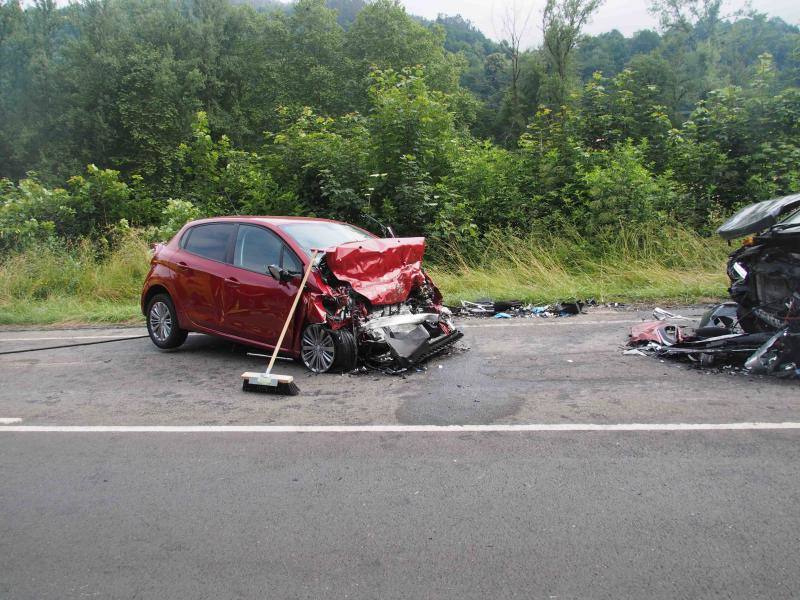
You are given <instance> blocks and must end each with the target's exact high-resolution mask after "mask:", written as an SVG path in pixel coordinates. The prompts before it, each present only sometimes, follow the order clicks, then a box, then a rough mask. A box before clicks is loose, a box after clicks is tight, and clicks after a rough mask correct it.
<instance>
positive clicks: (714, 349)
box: [624, 302, 800, 378]
mask: <svg viewBox="0 0 800 600" xmlns="http://www.w3.org/2000/svg"><path fill="white" fill-rule="evenodd" d="M737 308H738V307H737V305H736V303H731V302H728V303H725V304H721V305H718V306H714V307H712V308H710V309H709V310H708V311H707V312H706V314H705V315H704V316H703V318H702V319H701V320H700V322H699V323H698V324H697V326H696V327H690V326H689V325H682V324H676V323H669V322H665V321H664V320H658V321H645V322H642V323H637V324H636V325H634V326H633V327H632V328H631V333H630V336H629V339H628V345H629V346H633V347H632V348H630V349H627V350H625V351H624V354H626V355H638V356H657V357H660V358H673V359H679V360H685V361H689V362H690V363H692V364H695V365H697V366H699V367H703V368H719V369H724V370H734V371H736V370H741V371H744V372H749V373H755V374H764V375H775V376H777V377H782V378H800V330H798V327H797V325H787V326H785V327H783V328H781V329H780V330H779V331H777V332H763V331H762V332H757V333H748V332H746V331H743V330H742V328H741V326H740V324H739V322H738V321H734V320H732V317H731V314H735V312H736V310H737ZM664 312H666V311H661V309H656V311H654V313H655V315H663V313H664ZM681 319H685V317H681Z"/></svg>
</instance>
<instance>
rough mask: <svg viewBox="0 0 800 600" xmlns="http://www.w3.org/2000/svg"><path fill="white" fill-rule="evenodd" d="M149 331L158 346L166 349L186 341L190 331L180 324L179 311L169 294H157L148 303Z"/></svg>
mask: <svg viewBox="0 0 800 600" xmlns="http://www.w3.org/2000/svg"><path fill="white" fill-rule="evenodd" d="M147 333H149V334H150V339H151V340H152V341H153V343H154V344H155V345H156V346H158V347H159V348H163V349H165V350H166V349H169V348H177V347H178V346H180V345H181V344H183V342H185V341H186V336H187V335H188V334H189V332H188V331H186V330H185V329H181V327H180V325H178V313H177V312H176V311H175V305H174V304H173V303H172V298H170V297H169V296H168V295H166V294H156V295H155V296H153V297H152V298H151V299H150V302H148V303H147Z"/></svg>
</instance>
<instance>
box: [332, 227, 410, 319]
mask: <svg viewBox="0 0 800 600" xmlns="http://www.w3.org/2000/svg"><path fill="white" fill-rule="evenodd" d="M424 253H425V238H389V239H379V238H374V239H367V240H361V241H358V242H349V243H347V244H342V245H341V246H337V247H336V248H332V249H329V250H328V251H327V252H326V254H325V261H326V264H327V267H328V269H330V271H331V273H333V275H335V276H336V278H337V279H338V280H340V281H343V282H346V283H348V284H349V285H350V287H351V288H352V289H353V290H355V291H356V292H358V293H359V294H361V295H362V296H364V298H366V299H367V300H369V301H370V302H371V303H373V304H397V303H399V302H405V301H406V300H407V299H408V296H409V294H410V293H411V290H412V289H413V288H414V287H416V286H419V285H421V284H423V283H424V282H425V276H424V275H423V273H422V256H423V254H424Z"/></svg>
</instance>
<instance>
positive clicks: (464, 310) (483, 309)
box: [448, 298, 597, 319]
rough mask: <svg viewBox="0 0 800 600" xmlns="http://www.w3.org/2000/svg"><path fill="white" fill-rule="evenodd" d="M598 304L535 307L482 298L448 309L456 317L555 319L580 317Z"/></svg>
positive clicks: (582, 303)
mask: <svg viewBox="0 0 800 600" xmlns="http://www.w3.org/2000/svg"><path fill="white" fill-rule="evenodd" d="M596 304H597V303H596V302H595V301H594V300H588V301H586V302H583V301H580V300H577V301H570V302H558V303H556V304H546V305H543V306H535V305H533V304H525V303H524V302H522V301H520V300H491V299H489V298H481V299H479V300H476V301H475V302H467V301H466V300H462V301H461V304H460V305H457V306H449V307H448V308H449V309H450V311H451V312H452V313H453V314H454V315H458V316H461V317H491V318H495V319H512V318H531V317H540V318H553V317H570V316H573V315H579V314H581V313H582V312H584V310H583V309H584V307H586V306H595V305H596Z"/></svg>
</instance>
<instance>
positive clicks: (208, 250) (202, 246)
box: [181, 223, 236, 262]
mask: <svg viewBox="0 0 800 600" xmlns="http://www.w3.org/2000/svg"><path fill="white" fill-rule="evenodd" d="M235 230H236V224H235V223H209V224H207V225H197V226H195V227H192V228H191V229H190V230H189V231H188V232H186V234H184V236H183V238H181V246H182V247H183V249H184V250H186V251H187V252H190V253H192V254H196V255H197V256H202V257H203V258H208V259H210V260H216V261H218V262H226V260H227V258H228V248H229V246H230V242H231V236H232V235H233V232H234V231H235ZM187 236H188V237H187Z"/></svg>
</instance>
